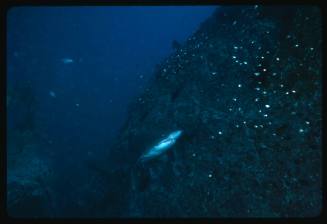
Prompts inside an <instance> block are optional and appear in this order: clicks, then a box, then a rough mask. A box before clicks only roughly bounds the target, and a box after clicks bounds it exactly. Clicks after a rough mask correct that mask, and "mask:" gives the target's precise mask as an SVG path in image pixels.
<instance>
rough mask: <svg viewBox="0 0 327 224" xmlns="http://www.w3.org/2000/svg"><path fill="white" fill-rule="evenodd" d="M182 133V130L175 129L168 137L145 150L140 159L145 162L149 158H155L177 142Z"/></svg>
mask: <svg viewBox="0 0 327 224" xmlns="http://www.w3.org/2000/svg"><path fill="white" fill-rule="evenodd" d="M181 135H182V131H181V130H178V131H174V132H172V133H171V134H170V135H168V137H167V138H165V139H163V140H161V141H160V142H159V143H158V144H157V145H155V146H154V147H152V148H151V149H150V150H148V151H147V152H145V153H144V154H143V155H142V156H141V157H140V159H139V160H140V161H141V162H144V161H147V160H149V159H152V158H155V157H157V156H159V155H161V154H162V153H164V152H166V151H167V150H168V149H169V148H171V147H172V146H173V145H174V144H175V143H176V140H177V139H178V138H179V137H180V136H181Z"/></svg>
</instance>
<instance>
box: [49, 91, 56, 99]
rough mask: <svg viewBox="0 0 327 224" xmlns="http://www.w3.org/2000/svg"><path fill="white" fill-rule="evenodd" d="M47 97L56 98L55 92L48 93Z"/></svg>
mask: <svg viewBox="0 0 327 224" xmlns="http://www.w3.org/2000/svg"><path fill="white" fill-rule="evenodd" d="M49 95H50V96H51V97H53V98H55V97H56V93H55V92H53V91H51V90H50V91H49Z"/></svg>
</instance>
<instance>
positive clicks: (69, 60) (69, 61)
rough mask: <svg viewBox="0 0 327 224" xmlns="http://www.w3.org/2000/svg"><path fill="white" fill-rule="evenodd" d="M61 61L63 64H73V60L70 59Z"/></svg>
mask: <svg viewBox="0 0 327 224" xmlns="http://www.w3.org/2000/svg"><path fill="white" fill-rule="evenodd" d="M61 61H62V62H63V63H64V64H71V63H73V62H74V60H73V59H71V58H63V59H61Z"/></svg>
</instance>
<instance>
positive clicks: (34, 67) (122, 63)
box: [7, 6, 216, 216]
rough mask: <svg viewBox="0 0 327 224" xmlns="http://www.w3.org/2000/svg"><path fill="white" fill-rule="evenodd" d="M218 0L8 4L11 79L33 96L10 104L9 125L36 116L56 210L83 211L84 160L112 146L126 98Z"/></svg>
mask: <svg viewBox="0 0 327 224" xmlns="http://www.w3.org/2000/svg"><path fill="white" fill-rule="evenodd" d="M215 8H216V7H214V6H206V7H205V6H201V7H199V6H190V7H185V6H183V7H172V6H171V7H168V6H162V7H16V8H12V9H11V10H9V12H8V14H7V19H8V21H7V29H8V32H7V87H8V89H12V90H13V92H16V94H18V95H19V94H21V95H22V96H24V95H26V91H27V92H28V94H27V95H29V96H32V98H33V100H30V99H25V102H27V104H28V102H29V100H30V101H31V102H33V103H31V105H26V104H24V103H20V104H19V103H17V104H16V105H15V106H14V107H9V108H8V128H9V129H8V130H9V131H8V133H9V134H12V133H13V132H14V131H12V130H15V128H17V126H19V124H20V122H22V121H24V120H31V119H32V118H29V117H27V114H29V113H28V111H31V110H32V112H31V113H30V114H34V117H33V124H32V125H33V130H34V131H35V133H37V134H38V137H37V138H36V139H35V140H34V143H35V144H36V145H39V146H38V147H40V148H42V149H40V150H38V151H40V153H41V154H43V155H45V157H47V158H50V159H48V161H49V165H50V169H51V172H52V173H53V175H54V179H53V180H52V181H53V182H52V183H49V185H50V184H51V186H52V187H53V189H54V195H56V196H55V197H57V198H59V200H56V201H59V202H57V205H56V206H57V207H56V208H55V209H54V210H55V211H56V213H57V215H59V216H60V215H62V216H65V215H68V216H71V215H78V214H80V211H79V210H78V209H76V208H75V207H74V206H75V205H74V204H76V203H75V201H76V197H81V195H79V194H80V193H78V192H77V190H76V186H79V185H82V184H84V183H85V182H87V180H88V173H87V170H86V168H85V166H84V161H85V160H87V159H90V158H94V157H95V158H96V157H97V156H99V155H102V154H103V153H105V152H106V151H108V150H109V146H110V144H111V143H112V140H113V139H114V137H115V135H116V134H117V131H118V130H119V128H120V127H121V125H122V124H123V122H124V121H125V119H126V116H127V106H128V104H129V103H130V102H131V101H132V100H133V99H134V98H135V97H136V96H137V95H138V94H139V93H141V92H142V91H143V90H144V88H145V86H146V83H147V82H148V81H149V80H150V79H151V76H152V75H153V73H154V71H155V69H156V65H157V64H159V63H160V62H161V61H162V60H163V59H164V58H165V57H167V56H168V55H169V54H170V53H172V52H173V51H174V49H173V47H172V42H173V41H174V40H176V41H178V42H179V43H183V42H184V41H185V40H186V38H187V37H188V36H190V35H191V34H192V33H193V32H195V31H196V29H197V28H198V26H199V25H200V24H201V22H203V21H204V20H205V19H206V18H208V17H209V16H210V15H211V13H212V12H213V11H214V10H215ZM19 87H20V89H19ZM24 91H25V92H24ZM22 96H20V97H22ZM23 101H24V100H23ZM25 129H26V128H25ZM41 145H42V146H41Z"/></svg>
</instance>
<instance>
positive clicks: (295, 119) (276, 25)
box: [94, 6, 322, 217]
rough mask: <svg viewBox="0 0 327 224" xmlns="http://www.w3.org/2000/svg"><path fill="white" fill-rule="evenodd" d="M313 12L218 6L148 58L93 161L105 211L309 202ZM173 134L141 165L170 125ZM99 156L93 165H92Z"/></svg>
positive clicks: (235, 210) (316, 75) (282, 206)
mask: <svg viewBox="0 0 327 224" xmlns="http://www.w3.org/2000/svg"><path fill="white" fill-rule="evenodd" d="M321 44H322V38H321V14H320V10H319V8H316V7H312V6H296V7H275V6H264V7H263V6H239V7H238V6H231V7H219V8H218V9H217V11H216V12H215V13H214V14H213V15H212V16H211V17H210V18H209V19H208V20H207V21H206V22H204V23H203V24H202V25H201V26H200V28H199V29H198V31H197V32H196V33H194V35H192V36H191V37H190V38H189V39H188V40H187V42H186V43H185V44H183V45H182V46H181V47H180V48H178V49H177V50H176V52H175V53H174V54H172V55H170V56H169V57H168V58H167V59H166V60H165V61H163V62H162V63H161V64H160V65H159V66H158V69H157V71H156V73H155V75H154V78H153V80H151V82H150V83H149V86H148V88H147V89H146V90H145V92H144V93H143V94H142V95H140V96H139V97H138V98H137V99H136V100H135V102H134V103H133V105H131V107H130V112H129V118H128V120H127V121H126V123H125V125H124V127H123V128H122V130H121V132H120V134H119V135H118V137H117V141H116V143H115V144H114V145H113V146H112V147H111V149H110V151H109V153H108V155H107V157H106V158H104V160H103V162H100V161H99V162H98V163H97V164H96V165H95V166H94V167H96V168H95V169H97V171H99V174H100V173H101V174H100V176H102V177H104V179H106V180H107V182H106V183H107V184H106V186H105V188H106V193H105V194H103V198H102V199H101V200H102V201H101V202H98V203H97V205H96V206H95V207H94V208H95V209H104V210H105V214H106V215H107V216H128V217H130V216H133V217H134V216H136V217H294V216H295V217H308V216H310V217H311V216H316V215H318V214H319V213H320V209H321V203H322V196H321V194H322V192H321V86H322V84H321V67H322V64H321V54H322V51H321ZM176 129H181V130H183V131H184V133H183V136H182V137H181V138H180V139H179V140H178V141H177V143H176V144H175V145H174V146H173V148H172V149H171V150H170V151H169V152H167V153H166V154H164V155H162V156H160V157H158V158H157V159H154V160H153V161H150V162H148V163H146V164H143V165H142V164H138V163H137V159H138V158H139V156H140V155H141V154H142V153H143V152H144V151H145V150H147V149H148V148H149V147H151V146H153V144H155V143H156V142H157V141H158V140H160V139H161V138H162V137H163V136H165V135H167V134H169V133H170V132H171V131H174V130H176ZM100 167H101V168H100Z"/></svg>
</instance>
